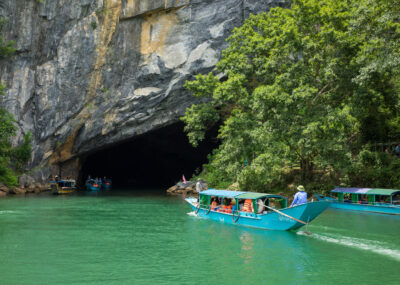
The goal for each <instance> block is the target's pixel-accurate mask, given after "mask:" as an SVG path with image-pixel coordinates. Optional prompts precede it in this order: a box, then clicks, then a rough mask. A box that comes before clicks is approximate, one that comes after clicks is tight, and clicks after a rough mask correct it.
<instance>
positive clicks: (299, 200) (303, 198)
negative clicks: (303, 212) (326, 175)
mask: <svg viewBox="0 0 400 285" xmlns="http://www.w3.org/2000/svg"><path fill="white" fill-rule="evenodd" d="M297 190H298V192H297V193H296V194H295V195H294V199H293V202H292V205H290V208H291V207H293V206H296V205H301V204H305V203H307V193H306V192H305V189H304V186H303V185H299V186H297Z"/></svg>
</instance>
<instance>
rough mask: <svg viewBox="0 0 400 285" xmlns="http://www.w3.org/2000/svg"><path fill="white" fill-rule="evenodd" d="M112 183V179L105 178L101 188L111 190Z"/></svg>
mask: <svg viewBox="0 0 400 285" xmlns="http://www.w3.org/2000/svg"><path fill="white" fill-rule="evenodd" d="M111 185H112V181H111V179H104V180H103V183H102V184H101V188H102V189H105V190H110V189H111Z"/></svg>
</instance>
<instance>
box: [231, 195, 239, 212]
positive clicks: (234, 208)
mask: <svg viewBox="0 0 400 285" xmlns="http://www.w3.org/2000/svg"><path fill="white" fill-rule="evenodd" d="M231 204H232V208H231V213H233V212H235V211H236V210H237V209H238V207H237V204H236V200H235V199H233V198H232V199H231Z"/></svg>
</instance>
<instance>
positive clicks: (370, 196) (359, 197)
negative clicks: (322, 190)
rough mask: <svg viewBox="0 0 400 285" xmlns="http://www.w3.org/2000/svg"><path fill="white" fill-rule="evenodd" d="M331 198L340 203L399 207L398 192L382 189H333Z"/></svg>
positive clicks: (399, 191)
mask: <svg viewBox="0 0 400 285" xmlns="http://www.w3.org/2000/svg"><path fill="white" fill-rule="evenodd" d="M331 194H332V196H334V197H335V198H337V201H338V202H341V203H353V204H368V205H388V206H390V205H400V190H396V189H382V188H335V189H333V190H332V191H331Z"/></svg>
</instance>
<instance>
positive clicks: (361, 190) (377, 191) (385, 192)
mask: <svg viewBox="0 0 400 285" xmlns="http://www.w3.org/2000/svg"><path fill="white" fill-rule="evenodd" d="M331 192H332V193H351V194H367V195H383V196H391V195H393V194H395V193H396V192H398V193H400V190H395V189H381V188H335V189H333V190H332V191H331Z"/></svg>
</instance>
